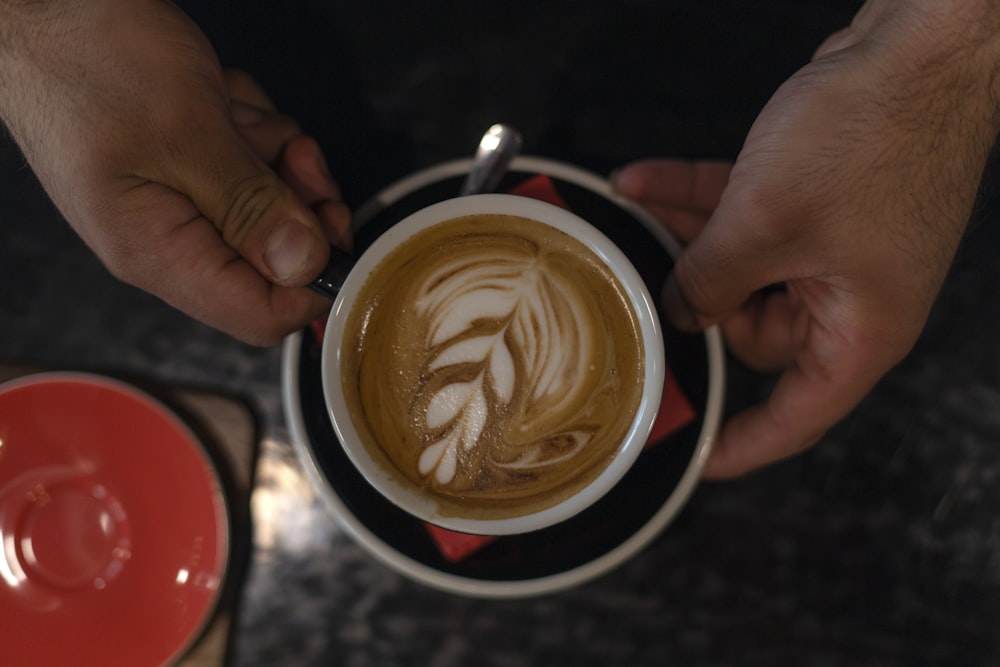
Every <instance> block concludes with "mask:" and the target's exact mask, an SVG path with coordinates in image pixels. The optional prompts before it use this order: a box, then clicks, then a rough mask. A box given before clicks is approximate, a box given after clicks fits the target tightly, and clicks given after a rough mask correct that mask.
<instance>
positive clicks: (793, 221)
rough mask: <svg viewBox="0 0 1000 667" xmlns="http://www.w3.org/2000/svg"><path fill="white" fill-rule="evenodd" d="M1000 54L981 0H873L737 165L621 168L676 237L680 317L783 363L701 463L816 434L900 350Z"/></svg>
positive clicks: (955, 200) (947, 238)
mask: <svg viewBox="0 0 1000 667" xmlns="http://www.w3.org/2000/svg"><path fill="white" fill-rule="evenodd" d="M998 56H1000V18H998V17H997V16H996V14H995V11H994V10H992V9H990V8H989V7H987V6H986V5H985V4H984V3H982V2H979V0H949V1H948V2H945V0H922V1H921V2H916V1H914V2H908V3H893V2H887V1H885V0H869V2H868V3H866V4H865V6H864V8H863V9H862V10H861V12H859V14H858V16H857V17H856V19H855V21H854V23H853V24H852V25H851V27H850V28H849V29H847V30H845V31H842V32H840V33H837V34H835V35H833V36H832V37H831V38H830V39H829V40H827V42H826V43H824V44H823V46H822V47H821V48H820V49H819V51H818V53H817V55H816V58H815V59H814V61H813V62H812V63H811V64H809V65H808V66H806V67H804V68H803V69H802V70H800V71H799V72H798V73H796V74H795V75H794V76H792V77H791V78H790V79H789V80H788V81H786V82H785V83H784V84H783V85H782V86H781V87H780V88H779V89H778V90H777V91H776V92H775V94H774V96H773V97H772V98H771V100H770V101H769V102H768V103H767V105H766V106H765V108H764V109H763V110H762V112H761V114H760V115H759V116H758V117H757V120H756V121H755V122H754V125H753V127H752V128H751V130H750V133H749V135H748V136H747V139H746V142H745V144H744V146H743V149H742V151H741V152H740V155H739V157H738V158H737V160H736V162H735V164H733V165H731V166H730V165H728V164H725V163H718V162H693V163H691V162H680V161H675V160H654V161H646V162H641V163H635V164H632V165H629V166H626V167H625V168H624V169H622V170H621V171H620V172H619V174H618V177H617V180H616V187H617V189H618V191H619V192H620V193H621V194H623V195H625V196H627V197H630V198H632V199H635V200H637V201H640V202H642V203H643V204H644V205H646V206H647V207H648V208H649V209H650V210H652V211H653V212H654V213H655V214H656V215H657V216H658V217H659V219H660V220H661V221H662V222H663V223H664V224H665V225H667V226H668V227H669V228H670V229H671V230H672V231H674V232H675V234H677V236H679V237H680V238H681V239H682V240H683V241H684V242H686V244H687V245H686V248H685V250H684V252H683V253H682V255H681V256H680V257H679V259H678V261H677V263H676V265H675V267H674V270H673V273H672V274H671V276H670V279H669V280H668V281H667V284H666V286H665V288H664V305H665V308H666V311H667V313H668V314H669V316H670V318H671V320H672V322H673V323H674V324H675V326H677V327H679V328H682V329H687V330H700V329H703V328H704V327H706V326H708V325H710V324H713V323H719V324H720V325H721V327H722V330H723V332H724V333H725V335H726V340H727V342H728V344H729V349H730V350H731V351H732V352H733V354H734V355H735V356H736V357H738V358H740V359H741V360H743V361H744V362H745V363H747V364H748V365H749V366H751V367H752V368H755V369H758V370H761V371H765V372H780V377H779V379H778V381H777V383H776V385H775V387H774V390H773V391H772V393H771V395H770V396H769V397H768V399H767V400H766V401H764V402H763V403H761V404H758V405H755V406H753V407H751V408H749V409H747V410H745V411H743V412H741V413H739V414H736V415H734V416H733V417H732V418H731V419H730V420H729V421H728V422H727V423H726V424H725V425H724V427H723V429H722V432H721V433H720V436H719V438H718V441H717V442H716V446H715V447H714V449H713V451H712V455H711V458H710V459H709V461H708V463H707V465H706V468H705V475H706V476H708V477H733V476H737V475H741V474H744V473H746V472H748V471H750V470H753V469H755V468H758V467H760V466H763V465H766V464H769V463H772V462H774V461H777V460H779V459H782V458H785V457H788V456H792V455H794V454H796V453H798V452H800V451H802V450H803V449H805V448H807V447H809V446H811V445H812V444H814V443H815V442H816V441H817V440H818V439H819V438H820V437H821V436H822V435H823V433H824V432H826V431H827V430H828V429H829V428H830V427H831V426H833V425H834V424H835V423H836V422H837V421H839V420H840V419H841V418H843V417H844V416H845V415H846V414H847V413H848V412H849V411H850V410H852V409H853V408H854V406H855V405H857V404H858V402H860V401H861V400H862V398H863V397H864V396H865V395H866V394H867V393H868V392H869V391H870V390H871V389H872V387H873V386H874V385H875V384H876V382H878V380H879V379H880V378H881V377H882V376H883V375H884V374H885V373H886V372H888V371H889V369H890V368H892V366H893V365H894V364H896V363H897V362H898V361H899V360H901V359H902V358H903V357H904V356H905V355H906V354H908V353H909V351H910V349H911V348H912V346H913V344H914V343H915V342H916V340H917V338H918V336H919V335H920V332H921V330H922V329H923V326H924V324H925V322H926V320H927V317H928V314H929V312H930V308H931V306H932V304H933V302H934V299H935V297H936V296H937V293H938V290H939V289H940V287H941V284H942V282H943V281H944V278H945V275H946V274H947V272H948V268H949V266H950V264H951V261H952V258H953V257H954V254H955V251H956V248H957V247H958V244H959V241H960V239H961V237H962V234H963V231H964V228H965V224H966V222H967V220H968V218H969V214H970V212H971V209H972V205H973V202H974V200H975V196H976V189H977V186H978V184H979V182H980V180H981V179H982V174H983V169H984V166H985V163H986V160H987V157H988V155H989V153H990V149H991V147H992V146H993V142H994V140H995V138H996V136H997V129H998V127H1000V113H998V106H997V101H996V96H995V90H996V89H997V81H996V80H995V79H994V72H996V71H997V70H996V67H995V63H996V62H997V58H998ZM775 286H780V287H781V289H773V288H774V287H775Z"/></svg>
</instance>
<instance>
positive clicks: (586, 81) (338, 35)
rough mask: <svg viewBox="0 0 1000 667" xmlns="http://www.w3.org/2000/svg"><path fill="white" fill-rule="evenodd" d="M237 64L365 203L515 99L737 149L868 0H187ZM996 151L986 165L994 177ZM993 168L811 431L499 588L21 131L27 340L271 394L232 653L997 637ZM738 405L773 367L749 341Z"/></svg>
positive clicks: (587, 649) (850, 647)
mask: <svg viewBox="0 0 1000 667" xmlns="http://www.w3.org/2000/svg"><path fill="white" fill-rule="evenodd" d="M182 4H184V5H185V6H186V8H187V9H188V10H189V11H190V13H191V14H192V16H193V17H194V18H195V19H196V20H197V21H198V22H199V23H200V24H201V25H202V26H203V28H204V29H205V30H206V32H207V33H208V35H209V36H210V38H211V39H212V40H213V42H214V43H215V45H216V47H217V49H218V51H219V53H220V57H221V59H222V61H223V63H224V64H226V65H232V66H238V67H241V68H244V69H247V70H248V71H250V72H252V73H254V74H255V75H256V76H257V77H258V79H259V80H260V81H261V82H262V83H263V84H264V86H265V88H267V89H268V90H269V92H270V93H271V94H272V96H273V97H274V98H275V100H276V101H277V103H278V105H279V106H280V107H281V108H282V109H284V110H286V111H287V112H288V113H290V114H291V115H293V116H295V117H296V118H298V119H299V121H300V122H301V124H302V125H303V126H304V127H305V128H306V129H307V130H309V131H310V132H312V133H314V134H315V135H316V136H317V137H318V138H319V139H320V141H321V143H322V144H323V146H324V147H325V148H326V150H327V151H328V154H329V158H330V163H331V168H332V170H333V173H334V174H335V175H336V176H337V177H338V179H339V180H340V181H341V183H342V185H343V187H344V191H345V195H346V197H347V199H348V200H349V201H350V203H352V204H355V205H356V204H359V203H361V202H362V201H364V200H365V199H366V198H367V197H368V196H370V195H371V194H372V193H373V192H374V191H375V190H376V189H378V188H379V187H381V186H383V185H385V184H387V183H389V182H391V181H392V180H394V179H396V178H398V177H399V176H401V175H403V174H406V173H408V172H410V171H412V170H413V169H416V168H419V167H423V166H426V165H430V164H434V163H436V162H439V161H442V160H446V159H452V158H456V157H465V156H467V155H468V154H469V153H470V152H471V149H472V147H473V146H474V144H475V142H476V140H477V138H478V135H479V134H480V133H481V132H482V131H483V129H485V127H486V126H488V125H489V124H490V123H492V122H495V121H497V120H503V121H506V122H510V123H513V124H514V125H516V126H518V127H520V128H521V129H522V130H523V132H524V133H525V135H526V152H529V153H533V154H537V155H546V156H551V157H556V158H560V159H564V160H569V161H573V162H576V163H578V164H581V165H582V166H584V167H586V168H588V169H592V170H595V171H597V172H599V173H606V172H607V171H608V170H610V169H611V168H613V167H614V166H616V165H618V164H621V163H623V162H626V161H628V160H632V159H637V158H642V157H649V156H655V155H679V156H687V157H719V158H726V157H733V156H734V155H735V154H736V152H737V151H738V150H739V146H740V141H741V138H742V137H743V136H744V135H745V133H746V130H747V128H748V127H749V124H750V123H751V122H752V120H753V118H754V116H755V114H756V112H757V111H758V110H759V108H760V106H761V105H762V104H763V103H764V102H765V101H766V99H767V98H768V96H769V95H770V93H771V92H772V91H773V89H774V88H775V86H777V85H778V84H779V83H780V82H781V81H782V80H783V79H784V78H785V77H787V76H788V75H789V74H790V73H792V72H793V71H794V70H795V69H796V68H798V67H799V66H801V65H802V64H803V63H804V62H806V61H807V60H808V58H809V55H810V53H811V52H812V50H813V49H814V48H815V47H816V45H817V44H818V43H819V42H820V41H821V39H822V37H823V36H824V35H825V34H827V33H829V32H831V31H832V30H835V29H836V28H838V27H840V26H842V25H844V24H846V22H847V21H848V20H849V18H850V16H851V15H852V13H853V11H854V9H855V8H856V6H857V4H858V3H856V2H847V1H840V2H834V1H833V0H828V1H826V2H819V1H816V2H808V3H800V2H791V1H787V2H770V3H759V2H752V1H750V0H745V1H743V2H738V1H735V0H731V1H728V2H711V1H708V2H701V1H698V2H695V1H694V0H689V1H686V2H685V1H675V2H653V1H652V0H622V1H619V2H614V3H603V4H601V5H597V7H598V8H593V9H592V8H590V7H589V6H588V8H586V9H582V8H581V6H582V5H581V3H568V2H564V3H559V2H546V1H535V2H527V1H524V0H521V1H516V2H508V3H504V5H503V8H502V9H501V8H500V6H499V3H494V4H495V5H496V6H494V5H493V4H491V5H489V6H487V3H468V2H454V3H434V8H433V9H431V8H428V7H423V6H422V5H423V4H428V5H429V4H430V3H392V2H385V1H384V0H383V1H379V2H366V3H349V2H339V3H337V2H322V1H321V0H309V1H306V2H299V3H265V2H260V1H257V2H241V3H235V2H223V1H218V2H207V3H206V2H198V3H196V2H193V1H192V2H188V3H182ZM993 180H995V178H994V177H992V176H991V177H990V178H989V179H988V181H989V182H992V181H993ZM997 203H998V202H997V199H996V197H995V196H993V195H992V193H991V192H990V191H989V189H987V191H986V192H985V194H984V196H983V197H982V205H981V206H980V207H979V208H978V210H977V214H976V216H975V221H974V223H973V225H972V226H971V228H970V231H969V234H968V238H967V240H966V242H965V243H964V245H963V246H962V248H961V249H960V251H959V254H958V258H957V260H956V263H955V266H954V269H953V271H952V273H951V275H950V277H949V278H948V280H947V282H946V284H945V286H944V288H943V291H942V294H941V296H940V299H939V301H938V303H937V305H936V307H935V309H934V311H933V313H932V315H931V318H930V321H929V323H928V325H927V328H926V330H925V333H924V335H923V337H922V338H921V339H920V341H919V342H918V344H917V346H916V348H915V350H914V351H913V353H912V354H911V355H910V356H909V357H908V358H907V359H906V360H905V361H904V362H903V363H901V364H900V365H899V366H898V367H897V368H896V369H894V370H893V371H892V372H891V373H890V374H889V375H888V376H887V377H886V378H885V379H884V380H883V381H882V382H881V383H880V384H879V385H878V387H877V388H876V389H875V390H874V391H873V392H872V393H871V395H870V396H869V397H868V398H867V399H866V400H865V401H864V402H863V403H862V404H861V405H860V406H859V407H858V408H857V409H856V410H855V411H854V413H853V414H852V415H851V416H850V417H848V418H847V419H846V420H845V421H844V422H843V423H842V424H840V425H839V426H837V427H836V428H835V429H834V430H833V431H832V432H831V433H830V434H829V435H828V436H827V437H826V438H825V439H824V440H823V441H822V442H821V443H820V444H819V445H818V446H817V447H816V448H815V449H813V450H811V451H810V452H808V453H806V454H805V455H803V456H801V457H799V458H797V459H795V460H792V461H788V462H785V463H782V464H779V465H776V466H773V467H771V468H769V469H766V470H763V471H761V472H759V473H757V474H754V475H751V476H748V477H746V478H745V479H741V480H738V481H734V482H728V483H714V484H704V485H702V486H701V487H700V488H699V489H698V491H697V492H696V494H695V495H694V497H693V498H692V500H691V502H690V503H689V504H688V506H687V507H686V509H685V510H684V511H683V513H682V514H681V516H680V518H679V519H678V520H677V521H676V522H675V523H674V525H673V526H671V527H670V528H669V530H667V531H666V532H665V533H664V534H663V535H662V536H661V537H660V538H659V539H657V540H656V541H655V542H654V543H653V544H652V545H651V546H650V547H649V548H647V549H646V550H644V551H643V552H642V553H641V554H639V555H638V556H637V557H636V558H634V559H633V560H631V561H630V562H628V563H627V564H625V565H624V566H623V567H621V568H619V569H617V570H615V571H614V572H612V573H610V574H608V575H606V576H604V577H602V578H600V579H598V580H597V581H594V582H592V583H589V584H586V585H583V586H581V587H579V588H577V589H574V590H572V591H568V592H564V593H560V594H556V595H552V596H547V597H542V598H537V599H530V600H523V601H503V602H498V601H483V600H473V599H468V598H464V597H457V596H452V595H448V594H445V593H441V592H437V591H433V590H429V589H427V588H425V587H423V586H421V585H419V584H416V583H413V582H410V581H408V580H406V579H404V578H402V577H401V576H399V575H397V574H395V573H394V572H392V571H390V570H388V569H386V568H385V567H384V566H382V565H381V564H379V563H377V562H376V561H375V560H373V559H372V558H371V557H370V556H369V555H367V553H366V552H364V551H363V550H361V549H360V548H359V547H358V546H356V545H355V544H354V543H353V542H352V541H351V539H350V538H349V537H348V536H347V535H346V534H345V533H344V532H343V531H342V530H341V529H340V528H338V526H337V524H336V523H335V522H334V521H333V518H332V516H331V514H330V513H329V511H328V510H327V509H326V508H325V507H324V505H323V504H322V503H321V502H320V500H319V497H318V496H317V493H316V491H315V490H314V489H313V488H312V487H311V485H310V484H309V483H308V481H307V480H306V479H305V477H304V476H303V473H302V468H301V466H300V464H299V462H298V461H297V460H296V458H295V455H294V453H293V451H292V449H291V447H290V444H289V434H288V429H287V426H286V424H285V421H284V419H283V416H282V411H281V399H280V387H279V385H280V351H279V349H277V348H275V349H255V348H250V347H247V346H245V345H242V344H240V343H237V342H235V341H233V340H231V339H229V338H227V337H226V336H224V335H222V334H220V333H218V332H215V331H213V330H210V329H208V328H206V327H204V326H202V325H200V324H198V323H195V322H193V321H191V320H190V319H188V318H187V317H186V316H184V315H182V314H180V313H178V312H175V311H173V310H171V309H170V308H169V307H167V306H165V305H164V304H163V303H161V302H160V301H158V300H157V299H156V298H154V297H152V296H149V295H147V294H145V293H142V292H140V291H138V290H136V289H134V288H131V287H129V286H127V285H124V284H122V283H119V282H117V281H116V280H115V279H114V278H113V277H111V276H110V275H109V273H108V272H107V271H106V270H105V269H104V268H103V267H102V265H101V264H100V263H99V261H98V260H97V259H96V258H95V257H94V256H93V255H92V254H91V253H90V252H89V250H88V249H87V248H86V247H85V246H84V245H83V243H82V242H81V241H80V240H79V239H78V238H77V237H76V236H75V234H74V233H73V232H72V231H71V230H70V228H69V227H68V226H67V225H66V223H65V222H64V221H63V220H62V218H61V217H60V215H59V213H58V212H57V211H56V210H55V209H54V208H53V206H52V205H51V204H50V203H49V201H48V199H47V197H46V195H45V193H44V192H43V191H42V189H41V188H40V187H39V185H38V183H37V181H36V180H35V178H34V176H33V175H32V173H31V172H30V170H29V169H28V168H27V167H26V166H25V165H24V162H23V160H22V158H21V157H20V155H19V154H18V152H17V150H16V148H15V147H13V145H11V144H10V143H9V142H0V230H2V236H0V239H2V241H0V360H2V361H7V362H19V363H27V364H33V365H38V366H42V367H46V368H72V369H85V370H97V371H101V372H110V373H116V374H126V375H133V376H139V377H142V378H146V379H148V380H151V381H156V382H162V383H169V384H176V385H183V386H197V387H202V388H208V389H212V390H214V391H218V392H222V393H226V394H231V395H235V396H239V397H242V398H244V399H246V400H247V401H248V402H249V404H250V405H251V406H252V407H253V409H254V412H255V414H256V415H257V418H258V419H259V422H260V425H261V435H262V443H261V452H260V459H259V463H258V468H257V476H256V487H255V491H254V495H253V499H252V503H251V510H252V512H253V522H254V523H253V526H254V533H253V546H252V550H251V552H250V553H249V554H248V558H249V569H248V572H247V575H246V578H245V582H244V585H243V590H242V595H241V597H240V606H239V610H238V617H237V621H236V627H235V631H234V636H233V642H232V653H231V655H230V656H229V662H230V663H231V664H232V665H238V666H242V667H253V666H257V665H294V666H298V665H303V666H305V665H418V664H419V665H433V666H441V667H443V666H447V665H495V666H498V667H499V666H504V667H514V666H520V665H539V664H555V665H582V664H593V665H628V664H633V665H667V664H680V665H711V664H719V665H736V664H768V665H786V664H787V665H840V664H846V665H923V664H927V665H989V664H1000V632H998V630H1000V345H998V344H997V340H998V337H1000V298H998V296H1000V294H998V289H997V285H998V283H1000V269H998V262H997V261H996V259H995V254H996V250H997V248H1000V227H998V225H997V220H996V217H997V211H998V208H997ZM728 370H729V375H730V384H729V387H728V392H727V400H728V409H729V410H730V411H731V410H735V409H737V408H738V407H739V406H741V405H746V404H748V403H750V402H752V401H754V400H756V399H757V398H759V396H761V395H762V392H764V391H766V387H767V382H766V379H765V380H762V379H760V378H757V377H756V376H754V375H752V374H750V373H749V372H747V371H746V370H745V369H743V368H742V367H741V366H740V365H739V364H738V363H736V362H733V361H730V363H729V369H728Z"/></svg>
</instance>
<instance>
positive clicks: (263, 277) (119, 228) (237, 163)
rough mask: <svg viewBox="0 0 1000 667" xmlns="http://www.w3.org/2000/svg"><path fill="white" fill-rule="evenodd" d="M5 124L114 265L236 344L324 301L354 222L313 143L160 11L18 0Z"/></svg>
mask: <svg viewBox="0 0 1000 667" xmlns="http://www.w3.org/2000/svg"><path fill="white" fill-rule="evenodd" d="M10 7H11V8H10V9H8V10H7V11H5V17H4V21H5V23H6V26H5V27H0V93H2V94H0V117H2V118H3V120H4V121H5V123H6V124H7V125H8V127H9V129H10V132H11V134H12V136H13V137H14V139H15V140H16V141H17V143H18V144H19V146H20V148H21V150H22V152H23V153H24V155H25V157H26V158H27V160H28V162H29V164H30V165H31V167H32V168H33V170H34V171H35V173H36V174H37V176H38V178H39V180H40V181H41V183H42V185H43V186H44V187H45V189H46V191H47V192H48V194H49V196H50V197H51V198H52V200H53V201H54V202H55V204H56V205H57V206H58V207H59V209H60V211H61V212H62V214H63V215H64V216H65V217H66V219H67V220H68V221H69V223H70V224H71V225H72V226H73V228H74V229H75V230H76V231H77V233H78V234H79V235H80V236H81V237H82V238H83V240H84V241H85V242H86V243H87V244H88V245H89V246H90V247H91V248H92V249H93V251H94V252H95V253H96V254H97V256H98V257H99V258H100V259H101V260H102V261H103V262H104V264H105V265H106V266H107V267H108V269H109V270H110V271H111V272H112V273H113V274H115V275H116V276H117V277H119V278H120V279H122V280H124V281H126V282H128V283H131V284H133V285H135V286H137V287H139V288H141V289H144V290H146V291H148V292H151V293H153V294H155V295H157V296H159V297H160V298H162V299H163V300H164V301H166V302H167V303H169V304H171V305H173V306H175V307H177V308H178V309H180V310H182V311H184V312H186V313H188V314H189V315H191V316H193V317H195V318H197V319H199V320H201V321H203V322H205V323H207V324H209V325H211V326H213V327H216V328H218V329H221V330H223V331H225V332H227V333H229V334H231V335H233V336H235V337H236V338H239V339H241V340H243V341H246V342H248V343H252V344H257V345H270V344H274V343H276V342H278V341H280V340H281V338H282V337H283V336H284V335H285V334H287V333H288V332H290V331H292V330H294V329H296V328H298V327H300V326H302V325H303V324H305V323H307V322H309V321H311V320H312V319H314V318H316V317H317V316H320V315H321V314H322V313H323V312H324V311H325V310H326V309H328V308H329V305H330V304H329V301H328V300H327V299H325V298H323V297H321V296H320V295H318V294H316V293H314V292H313V291H312V290H310V289H308V288H306V287H304V285H306V284H308V282H309V281H310V280H312V279H313V278H315V277H316V276H317V275H318V274H319V273H320V271H321V270H322V268H323V266H324V264H325V262H326V259H327V256H328V252H329V243H331V242H333V243H338V244H340V245H346V244H347V243H349V232H348V224H349V217H350V214H349V212H348V210H347V208H346V207H345V206H344V205H343V204H342V203H341V202H340V192H339V190H338V188H337V185H336V183H334V181H333V180H332V179H331V178H330V176H329V175H328V174H327V172H326V167H325V162H324V160H323V156H322V154H321V152H320V150H319V147H318V146H317V145H316V142H315V141H314V140H312V139H311V138H309V137H307V136H305V135H303V133H302V131H301V129H300V128H299V127H298V126H297V125H296V124H295V123H294V122H293V121H292V120H291V119H289V118H287V117H285V116H282V115H280V114H278V113H276V111H275V110H274V106H273V104H271V102H270V100H268V99H267V97H266V96H265V95H264V93H263V92H262V91H261V90H260V88H258V87H257V85H256V84H255V83H253V81H252V80H250V79H249V77H247V76H246V75H242V74H239V73H228V74H224V73H223V71H222V69H221V68H220V66H219V64H218V61H217V59H216V56H215V54H214V52H213V50H212V48H211V46H210V45H209V44H208V41H207V40H206V38H205V37H204V35H203V34H202V33H201V31H200V30H199V29H198V28H197V26H195V25H194V23H192V22H191V21H190V20H189V19H188V17H187V16H185V15H184V14H183V13H182V12H180V10H178V9H177V8H176V7H174V6H173V5H171V4H169V3H166V2H161V1H159V0H88V2H80V3H69V4H64V3H55V2H50V3H44V2H43V3H29V4H13V5H11V6H10Z"/></svg>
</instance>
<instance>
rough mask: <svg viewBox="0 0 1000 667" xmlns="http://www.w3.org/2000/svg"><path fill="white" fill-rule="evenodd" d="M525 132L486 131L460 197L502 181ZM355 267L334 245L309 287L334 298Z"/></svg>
mask: <svg viewBox="0 0 1000 667" xmlns="http://www.w3.org/2000/svg"><path fill="white" fill-rule="evenodd" d="M521 143H522V142H521V133H520V132H518V131H517V130H515V129H514V128H512V127H510V126H509V125H502V124H499V123H498V124H496V125H493V126H491V127H490V129H488V130H486V134H484V135H483V138H482V139H480V140H479V148H478V149H477V150H476V155H475V157H474V158H473V161H472V168H471V169H470V170H469V175H468V176H466V177H465V182H464V183H462V189H461V190H460V191H459V196H463V197H464V196H466V195H475V194H480V193H483V192H492V191H493V190H495V189H496V187H497V186H498V185H499V184H500V181H501V180H502V179H503V177H504V174H506V173H507V168H508V167H509V166H510V162H511V160H513V159H514V156H515V155H517V153H518V152H519V151H520V150H521ZM353 266H354V258H353V257H351V256H350V255H348V254H347V253H346V252H344V251H343V250H340V249H339V248H336V247H333V246H331V247H330V261H329V262H327V265H326V268H325V269H323V273H321V274H320V276H319V278H317V279H316V280H314V281H312V282H311V283H309V287H311V288H312V289H314V290H316V291H317V292H319V293H320V294H323V295H324V296H328V297H330V298H331V299H335V298H337V292H339V291H340V287H341V285H343V284H344V281H345V280H347V275H348V274H349V273H350V272H351V268H352V267H353Z"/></svg>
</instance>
